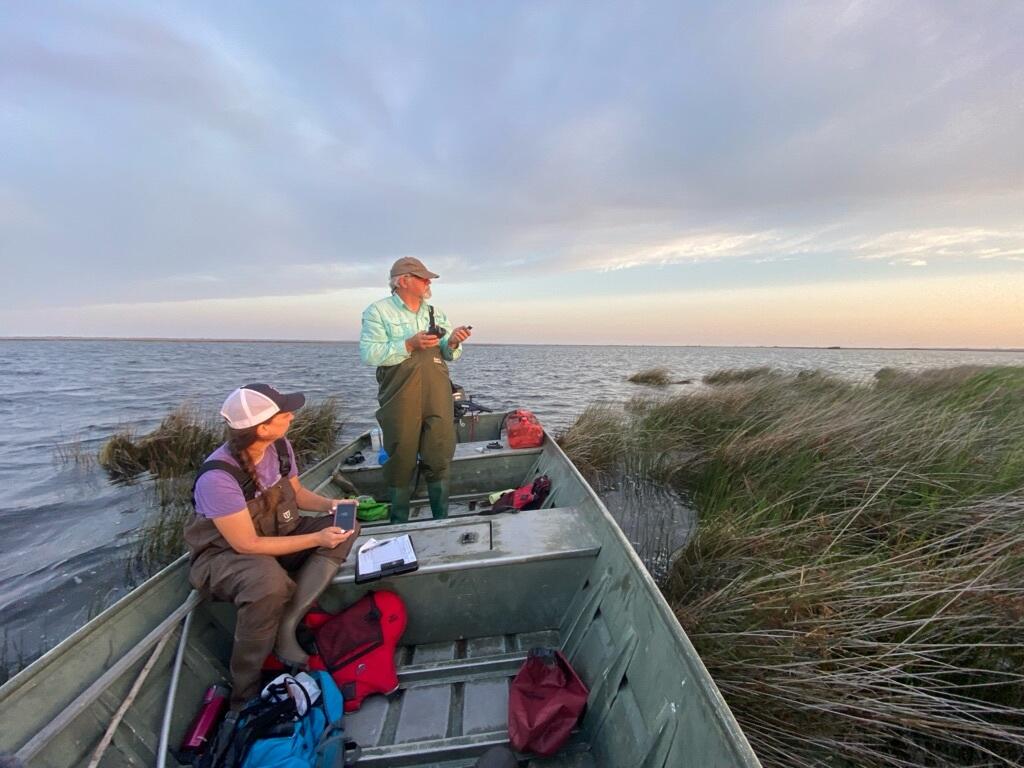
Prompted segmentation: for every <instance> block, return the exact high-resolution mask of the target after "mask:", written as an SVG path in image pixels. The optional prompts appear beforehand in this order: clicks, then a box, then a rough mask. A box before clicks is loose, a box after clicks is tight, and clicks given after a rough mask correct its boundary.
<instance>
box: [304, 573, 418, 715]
mask: <svg viewBox="0 0 1024 768" xmlns="http://www.w3.org/2000/svg"><path fill="white" fill-rule="evenodd" d="M406 620H407V615H406V610H405V603H403V602H402V598H400V597H399V596H398V595H396V594H395V593H394V592H387V591H381V592H373V591H370V592H367V593H366V594H365V595H363V596H362V597H361V598H359V599H358V600H357V601H356V602H355V603H353V604H352V605H350V606H349V607H348V608H346V609H345V610H344V611H342V612H341V613H337V614H325V613H318V612H311V613H309V614H307V615H306V625H307V626H308V627H309V628H310V629H312V630H313V639H314V641H315V642H316V649H317V655H318V656H319V658H320V662H321V663H322V664H323V665H324V667H325V668H326V669H328V670H329V671H330V673H331V676H332V677H333V678H334V682H336V683H337V684H338V687H339V688H340V689H341V694H342V696H344V697H345V711H346V712H354V711H355V710H357V709H359V707H360V706H362V703H363V699H365V698H366V697H367V696H369V695H370V694H373V693H393V692H394V691H396V690H397V689H398V672H397V671H396V669H395V648H397V647H398V641H399V639H400V638H401V637H402V633H403V632H405V624H406Z"/></svg>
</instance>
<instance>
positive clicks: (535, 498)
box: [480, 475, 551, 515]
mask: <svg viewBox="0 0 1024 768" xmlns="http://www.w3.org/2000/svg"><path fill="white" fill-rule="evenodd" d="M549 493H551V480H550V479H549V478H548V476H547V475H540V476H538V477H536V478H534V481H533V482H532V483H530V484H529V485H524V486H522V487H521V488H516V489H515V490H513V491H506V492H505V493H503V494H501V496H499V497H498V500H497V501H496V502H494V504H492V505H491V508H490V509H482V510H480V514H481V515H489V514H497V513H498V512H518V511H519V510H521V509H540V507H541V505H542V504H543V503H544V500H545V499H547V497H548V494H549Z"/></svg>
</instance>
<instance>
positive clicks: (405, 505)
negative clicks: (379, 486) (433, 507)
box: [391, 486, 412, 523]
mask: <svg viewBox="0 0 1024 768" xmlns="http://www.w3.org/2000/svg"><path fill="white" fill-rule="evenodd" d="M411 495H412V492H411V491H410V490H409V487H408V486H406V487H404V488H392V489H391V522H392V523H407V522H409V498H410V496H411Z"/></svg>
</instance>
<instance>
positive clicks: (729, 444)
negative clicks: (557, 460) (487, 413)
mask: <svg viewBox="0 0 1024 768" xmlns="http://www.w3.org/2000/svg"><path fill="white" fill-rule="evenodd" d="M709 378H710V377H709ZM706 381H707V380H706ZM711 384H712V385H711V386H709V387H707V388H705V389H703V390H701V391H698V392H693V393H689V394H686V395H682V396H678V397H674V398H661V399H643V398H638V399H634V400H633V401H630V402H629V403H627V405H626V407H625V408H622V409H619V410H615V409H610V408H607V407H600V408H592V409H588V410H587V411H586V412H584V414H583V415H582V416H581V418H580V420H579V421H578V422H577V423H576V424H575V425H573V427H572V428H570V429H569V430H568V431H567V432H566V433H565V435H563V436H562V443H563V445H564V446H565V448H566V450H567V451H568V452H569V454H570V456H572V457H573V458H574V460H576V459H577V458H578V460H579V461H580V463H581V465H582V466H583V467H586V468H588V469H590V470H592V471H593V470H608V469H609V468H611V467H613V466H615V464H616V462H619V461H621V456H622V454H623V452H632V453H635V454H636V455H637V456H638V457H640V458H637V459H635V460H634V461H635V465H636V466H637V467H638V468H640V470H641V471H642V472H644V473H645V474H646V476H647V477H649V478H650V479H652V480H656V481H657V482H661V483H666V484H670V485H673V486H675V487H678V488H680V489H683V490H684V491H685V492H687V493H688V494H690V495H691V497H692V498H694V499H695V501H696V506H697V508H698V509H699V510H700V517H701V523H700V528H699V530H698V532H697V533H696V535H695V536H694V537H693V539H692V540H691V541H690V543H689V545H688V546H687V548H686V549H685V551H684V553H683V554H682V556H681V557H680V559H679V560H678V561H677V562H676V564H675V565H674V567H673V568H672V570H671V572H670V574H669V577H668V579H667V582H666V583H665V586H664V590H665V593H666V597H667V598H668V600H669V602H670V604H671V605H672V606H673V607H674V609H675V611H676V614H677V616H678V617H679V620H680V622H681V623H682V625H683V626H684V628H686V630H687V632H688V634H689V635H690V637H691V639H692V640H693V642H694V644H695V646H696V647H697V649H698V651H699V652H700V654H701V657H702V658H703V660H704V663H705V664H706V665H707V667H708V668H709V670H710V671H711V673H712V676H713V677H714V679H715V681H716V683H717V684H718V686H719V688H720V689H721V690H722V692H723V694H724V695H725V697H726V699H727V700H728V702H729V704H730V707H731V708H732V710H733V711H734V712H735V713H736V716H737V718H738V719H739V720H740V722H741V725H742V726H743V728H744V731H745V732H746V734H747V735H748V737H749V738H750V739H751V742H752V744H753V745H754V748H755V750H756V751H757V753H758V755H759V756H760V758H761V760H762V762H763V763H764V764H765V765H766V766H783V765H785V766H812V765H822V764H824V763H826V762H829V761H832V762H835V761H838V764H849V765H858V766H869V767H870V766H894V767H895V766H901V767H904V766H926V765H950V764H955V765H968V766H982V765H1017V764H1019V763H1020V762H1021V760H1022V759H1024V368H979V367H970V368H966V367H962V368H953V369H945V370H939V371H927V372H923V373H911V372H906V371H894V370H890V369H883V370H882V371H880V372H879V373H878V375H877V376H876V378H875V381H874V382H872V383H871V384H868V385H857V384H852V383H848V382H844V381H841V380H838V379H835V378H833V377H830V376H828V375H825V374H822V373H820V372H813V371H812V372H803V373H800V374H786V373H781V372H778V371H771V370H767V369H753V370H752V371H746V372H744V371H733V372H728V375H726V376H717V377H715V379H714V381H712V382H711Z"/></svg>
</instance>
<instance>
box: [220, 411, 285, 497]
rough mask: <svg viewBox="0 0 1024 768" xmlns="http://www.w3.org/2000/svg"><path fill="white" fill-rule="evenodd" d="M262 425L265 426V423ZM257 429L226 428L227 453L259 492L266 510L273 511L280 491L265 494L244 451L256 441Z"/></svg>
mask: <svg viewBox="0 0 1024 768" xmlns="http://www.w3.org/2000/svg"><path fill="white" fill-rule="evenodd" d="M275 415H276V414H275ZM271 418H273V416H271ZM268 421H269V419H268ZM263 423H264V424H265V423H266V422H263ZM257 427H259V424H256V425H254V426H252V427H246V428H245V429H231V428H230V427H228V452H229V453H230V454H231V457H232V458H233V459H234V460H235V461H237V462H238V466H240V467H241V468H242V469H243V470H244V471H245V473H246V474H247V475H248V476H249V479H250V480H252V482H253V485H255V486H256V488H257V489H258V490H259V492H260V495H261V498H262V499H263V502H264V503H265V504H266V505H267V508H268V509H271V510H273V509H275V508H276V507H277V503H278V502H279V501H280V500H281V498H280V497H281V489H280V488H271V490H270V493H266V490H267V489H266V488H264V487H263V483H261V482H260V478H259V474H258V473H257V472H256V466H255V465H254V464H253V463H252V459H251V458H250V457H249V452H248V451H247V450H246V448H248V447H249V446H250V445H252V444H253V443H255V442H256V440H257V437H258V436H257V433H256V428H257Z"/></svg>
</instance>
